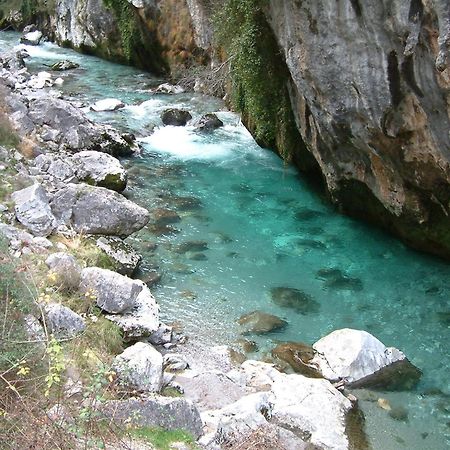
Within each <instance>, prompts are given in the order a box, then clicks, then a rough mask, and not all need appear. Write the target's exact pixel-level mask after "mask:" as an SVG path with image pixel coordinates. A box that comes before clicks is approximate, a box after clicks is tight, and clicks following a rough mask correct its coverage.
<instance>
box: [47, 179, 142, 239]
mask: <svg viewBox="0 0 450 450" xmlns="http://www.w3.org/2000/svg"><path fill="white" fill-rule="evenodd" d="M51 208H52V211H53V213H54V215H55V216H56V218H57V220H58V222H59V223H60V224H64V225H69V226H72V227H73V228H74V230H75V231H77V232H81V233H88V234H102V235H113V236H120V237H122V236H129V235H130V234H132V233H134V232H135V231H138V230H140V229H141V228H143V227H144V226H145V225H146V224H147V222H148V220H149V213H148V211H147V210H146V209H144V208H142V207H140V206H138V205H136V204H135V203H133V202H131V201H129V200H127V199H126V198H125V197H123V196H122V195H120V194H118V193H117V192H114V191H111V190H109V189H105V188H102V187H96V186H88V185H81V184H80V185H78V184H68V186H67V187H65V188H63V189H61V190H59V191H58V192H56V193H55V195H54V197H53V200H52V202H51Z"/></svg>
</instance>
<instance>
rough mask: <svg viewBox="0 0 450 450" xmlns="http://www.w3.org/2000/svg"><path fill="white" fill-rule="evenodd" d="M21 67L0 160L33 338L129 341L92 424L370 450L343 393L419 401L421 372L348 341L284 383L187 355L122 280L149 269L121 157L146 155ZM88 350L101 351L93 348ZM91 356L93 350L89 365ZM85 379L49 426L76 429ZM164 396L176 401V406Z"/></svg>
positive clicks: (114, 361) (8, 228) (269, 370)
mask: <svg viewBox="0 0 450 450" xmlns="http://www.w3.org/2000/svg"><path fill="white" fill-rule="evenodd" d="M24 56H25V55H24V54H23V53H22V54H19V55H17V54H14V53H13V54H9V55H3V56H1V57H0V59H1V61H2V66H3V69H2V71H1V73H0V78H1V79H2V80H3V83H4V94H5V100H6V105H8V106H9V108H11V109H10V111H11V114H10V117H11V120H12V122H13V125H14V127H15V128H16V130H17V131H18V133H19V135H20V136H21V140H22V142H21V145H20V146H19V147H20V150H21V152H20V151H18V150H17V149H16V148H14V147H13V148H11V149H9V150H8V149H2V152H1V157H2V164H3V167H4V169H3V170H4V171H5V178H7V177H12V178H14V179H15V182H16V183H18V184H19V185H20V186H18V187H20V188H19V189H12V190H14V192H8V193H6V194H5V199H6V200H10V202H8V203H7V204H5V205H4V207H3V208H2V209H3V212H2V221H3V224H2V225H1V231H2V234H4V235H5V236H6V238H7V239H8V240H9V241H10V248H11V251H12V253H13V254H14V256H15V257H17V258H18V260H22V261H24V262H25V261H28V262H29V261H33V262H34V264H35V265H36V266H39V267H40V271H39V272H38V273H37V274H38V275H39V276H40V277H42V278H43V279H45V280H46V282H45V283H46V284H45V286H46V287H45V289H46V291H45V292H47V293H46V294H44V295H43V296H39V297H38V299H36V301H37V305H38V310H39V311H41V314H39V313H36V314H35V315H31V316H29V317H28V318H27V319H28V321H29V323H31V324H32V326H30V327H29V332H30V333H31V332H32V333H33V336H34V337H35V338H36V337H37V338H38V340H39V341H42V342H48V340H49V336H50V335H51V334H53V335H54V336H55V338H56V339H57V340H60V341H61V342H64V341H66V340H68V341H72V342H74V343H75V344H76V343H77V342H78V341H77V339H81V338H82V336H83V334H85V333H86V332H87V331H89V330H90V329H91V328H92V327H93V325H94V324H96V323H98V321H102V322H103V321H106V322H108V321H110V322H112V323H113V324H117V326H118V327H119V328H120V330H121V331H120V335H121V337H123V338H124V340H125V341H126V345H127V348H126V349H124V350H123V351H116V352H110V353H109V354H108V358H106V359H107V362H108V370H107V371H104V372H103V373H102V374H103V375H104V376H106V377H107V379H108V380H109V378H108V377H111V379H110V380H109V383H111V386H109V387H110V388H111V389H110V392H109V395H108V397H107V398H105V399H103V398H102V401H98V402H94V403H93V404H91V405H90V408H91V410H92V411H95V412H96V413H99V414H101V415H102V416H105V417H108V418H110V419H111V420H112V421H113V422H115V423H117V425H118V426H119V427H121V428H126V427H127V426H130V427H135V428H139V427H156V426H159V427H163V428H166V429H179V428H182V429H185V430H188V431H189V432H190V433H191V434H192V435H193V436H194V438H195V439H198V442H199V445H201V446H203V447H205V448H211V449H213V448H251V447H252V446H253V447H254V446H255V445H256V446H259V448H277V449H281V448H286V449H294V448H295V449H298V448H310V449H311V448H322V449H347V448H366V447H367V443H366V440H365V438H364V431H363V423H362V421H361V418H360V416H359V414H358V409H357V399H356V398H355V397H354V396H353V395H352V394H350V393H349V392H348V391H347V388H351V387H352V386H354V387H366V386H377V387H382V388H385V389H386V388H388V387H389V385H395V387H396V388H398V387H399V386H401V388H405V387H406V388H410V387H411V386H412V385H414V383H415V382H417V380H418V378H419V377H420V372H419V371H418V370H417V369H415V368H414V367H413V366H412V365H411V364H410V363H409V362H408V361H407V360H406V358H405V356H404V355H403V354H402V353H401V352H400V351H398V350H397V349H392V348H386V347H385V346H384V345H383V344H382V343H381V342H379V341H378V340H377V339H375V338H374V337H373V336H371V335H370V334H368V333H365V332H361V331H356V330H340V331H339V332H336V334H332V335H330V336H327V337H325V338H324V339H322V340H320V341H318V342H317V343H316V344H314V345H313V346H312V347H309V346H305V347H304V348H303V353H301V352H299V351H297V348H296V347H295V346H293V348H291V349H290V352H288V353H289V354H290V356H291V358H290V361H291V363H292V364H290V365H291V369H290V370H288V372H290V373H288V374H287V373H282V372H281V371H279V370H277V369H276V367H275V366H274V364H269V363H265V362H258V361H251V360H249V361H245V362H244V363H242V364H237V363H236V361H235V362H233V361H232V359H231V358H230V355H229V353H230V352H229V349H227V348H212V349H204V350H201V349H198V348H196V347H195V341H194V342H193V343H189V344H185V341H186V338H185V337H183V336H182V335H179V334H177V333H176V332H175V331H174V330H173V329H172V328H171V327H168V326H166V325H164V324H162V323H160V320H159V307H158V304H157V301H156V300H155V298H154V297H153V295H152V294H151V292H150V289H149V288H148V287H147V286H146V285H145V284H144V283H143V282H141V281H139V280H133V279H132V278H130V277H127V276H125V275H129V276H132V274H133V273H134V271H135V269H136V267H137V265H138V264H139V260H140V258H139V255H137V254H136V253H135V252H133V250H132V249H131V248H130V247H129V245H128V244H127V243H126V242H124V241H122V239H123V238H125V237H126V236H129V235H131V234H132V233H134V232H136V231H137V230H139V229H141V228H142V227H144V226H145V225H146V224H147V223H148V222H149V220H150V219H153V218H152V217H150V214H149V212H148V211H146V210H145V209H144V208H142V207H140V206H138V205H137V204H135V203H133V202H131V201H130V200H128V199H126V198H125V197H124V196H123V195H122V194H120V192H122V191H123V190H124V188H125V186H126V183H127V173H126V171H125V170H124V168H123V167H122V166H121V164H120V161H119V160H118V159H116V158H115V157H114V156H120V155H133V154H137V153H138V152H139V149H138V146H137V144H136V143H135V141H134V139H133V136H129V135H124V134H121V133H119V132H118V131H117V130H115V129H113V128H111V127H105V126H103V125H98V124H95V123H93V122H92V121H90V120H89V119H88V118H87V117H86V115H85V114H84V113H83V112H82V110H81V109H80V107H79V106H81V105H76V104H73V103H71V102H70V101H68V100H67V99H64V98H62V97H61V95H60V94H59V93H58V92H57V91H52V90H51V86H49V85H51V84H54V81H56V80H55V79H54V78H55V77H54V76H53V75H52V74H48V75H31V74H29V73H28V71H27V70H26V67H25V66H24V62H23V57H24ZM36 79H38V80H42V79H45V80H46V82H45V83H43V84H42V83H41V82H39V83H38V84H36V82H35V81H34V80H36ZM25 144H26V145H25ZM8 179H9V178H8ZM77 241H78V242H80V241H82V242H86V244H85V245H88V246H89V248H90V250H91V251H92V252H94V254H95V258H94V257H93V256H92V255H89V256H86V252H85V249H84V248H83V245H84V244H83V245H78V246H75V245H73V243H74V242H77ZM118 249H119V250H118ZM180 251H185V249H181V250H180ZM94 260H95V262H96V263H99V262H101V264H98V265H97V264H92V262H93V261H94ZM39 262H41V263H42V262H45V266H44V265H43V264H41V263H39ZM99 266H101V267H99ZM111 269H114V270H111ZM116 271H120V272H121V273H122V274H119V273H117V272H116ZM123 274H125V275H123ZM275 289H278V291H275V292H274V293H273V295H275V297H276V298H278V299H279V300H280V301H284V302H285V303H286V302H288V306H289V307H293V306H295V307H300V308H303V311H304V312H305V308H309V309H311V308H314V303H312V301H311V300H310V299H309V298H305V297H304V295H303V297H302V296H300V297H299V295H298V293H297V295H295V294H296V293H295V292H294V293H292V292H288V293H286V290H283V291H280V289H282V288H275ZM291 291H292V290H291ZM80 302H81V304H80ZM299 302H300V306H299V305H297V303H299ZM293 303H296V304H295V305H293ZM92 308H95V311H96V314H94V315H93V314H92V311H94V310H93V309H92ZM77 309H78V311H77ZM83 309H84V310H85V311H88V313H86V312H84V313H83V312H81V311H82V310H83ZM276 319H277V318H276V317H275V325H274V317H273V316H272V317H267V315H266V316H261V315H258V314H253V315H251V316H250V318H249V317H246V319H243V323H242V325H243V326H244V327H246V328H245V329H244V334H245V333H248V332H256V333H266V332H268V331H271V330H272V329H273V326H276V325H277V323H278V326H283V322H282V321H280V320H278V321H277V320H276ZM268 323H270V325H268ZM90 345H91V346H92V348H94V349H95V342H92V343H91V344H90ZM92 348H91V347H87V348H86V349H85V350H84V353H83V361H82V364H80V365H83V364H84V363H86V360H89V358H90V355H91V354H92V353H94V350H92ZM89 351H90V352H89ZM279 354H280V353H279ZM284 354H286V352H284ZM305 354H308V355H309V356H308V357H305ZM237 356H238V358H241V362H242V359H245V357H244V358H242V355H237ZM206 362H207V363H206ZM295 362H297V365H296V364H294V363H295ZM205 363H206V364H205ZM299 367H300V369H299ZM80 369H81V368H80V367H78V366H77V365H74V366H73V367H71V370H70V371H68V373H67V374H66V373H64V374H63V375H62V378H63V379H64V381H65V382H66V385H65V387H64V389H63V394H62V395H64V399H63V400H62V401H61V399H59V400H58V401H56V402H55V403H54V405H53V406H52V409H51V411H52V414H49V416H50V417H52V418H53V419H52V420H54V421H58V423H59V424H60V425H61V426H62V427H63V428H64V427H66V429H69V428H70V427H68V424H70V423H72V421H73V420H74V411H75V412H76V411H78V412H80V410H79V409H77V407H76V408H75V410H74V409H71V408H69V407H68V406H69V405H71V406H73V405H76V403H72V401H75V400H76V399H77V396H80V394H83V392H84V391H85V390H87V389H88V387H89V385H88V384H87V382H86V380H85V378H84V377H83V376H82V375H80V372H81V370H80ZM293 371H297V372H299V373H292V372H293ZM69 372H70V373H69ZM305 374H307V375H308V376H305ZM311 374H313V376H312V377H311ZM68 386H69V387H71V389H68ZM74 386H75V387H76V389H73V387H74ZM113 386H115V387H118V391H117V390H114V389H112V387H113ZM391 387H392V386H391ZM168 389H171V391H170V392H172V394H173V393H174V392H175V393H178V394H176V395H177V396H176V397H168V396H167V393H168V392H169V391H168ZM124 392H125V394H124ZM118 393H119V395H117V394H118ZM113 394H114V395H113ZM161 394H163V395H161ZM180 394H181V395H182V396H183V398H180V397H178V395H180ZM81 396H82V395H81ZM124 448H126V447H124ZM138 448H139V447H138Z"/></svg>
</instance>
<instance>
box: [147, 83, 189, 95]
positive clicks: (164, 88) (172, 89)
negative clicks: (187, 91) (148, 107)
mask: <svg viewBox="0 0 450 450" xmlns="http://www.w3.org/2000/svg"><path fill="white" fill-rule="evenodd" d="M183 92H184V89H183V88H182V87H181V86H174V85H173V84H169V83H162V84H160V85H159V86H158V87H157V88H156V89H153V93H155V94H182V93H183Z"/></svg>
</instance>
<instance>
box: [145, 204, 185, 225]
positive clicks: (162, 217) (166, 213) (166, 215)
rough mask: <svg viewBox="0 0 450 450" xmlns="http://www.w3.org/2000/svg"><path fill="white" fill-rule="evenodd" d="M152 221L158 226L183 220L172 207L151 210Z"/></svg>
mask: <svg viewBox="0 0 450 450" xmlns="http://www.w3.org/2000/svg"><path fill="white" fill-rule="evenodd" d="M150 214H151V217H152V223H153V224H154V225H156V226H165V225H170V224H173V223H178V222H180V221H181V217H180V216H179V215H178V214H177V213H176V212H175V211H172V210H171V209H166V208H157V209H154V210H152V211H151V212H150Z"/></svg>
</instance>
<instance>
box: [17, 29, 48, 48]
mask: <svg viewBox="0 0 450 450" xmlns="http://www.w3.org/2000/svg"><path fill="white" fill-rule="evenodd" d="M42 36H43V35H42V32H41V31H39V30H35V31H30V32H29V33H25V34H24V35H23V36H22V37H21V38H20V42H21V43H22V44H26V45H39V44H40V43H41V39H42Z"/></svg>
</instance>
